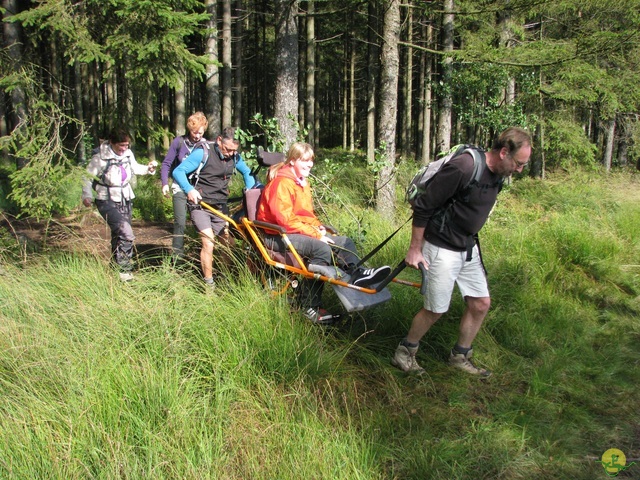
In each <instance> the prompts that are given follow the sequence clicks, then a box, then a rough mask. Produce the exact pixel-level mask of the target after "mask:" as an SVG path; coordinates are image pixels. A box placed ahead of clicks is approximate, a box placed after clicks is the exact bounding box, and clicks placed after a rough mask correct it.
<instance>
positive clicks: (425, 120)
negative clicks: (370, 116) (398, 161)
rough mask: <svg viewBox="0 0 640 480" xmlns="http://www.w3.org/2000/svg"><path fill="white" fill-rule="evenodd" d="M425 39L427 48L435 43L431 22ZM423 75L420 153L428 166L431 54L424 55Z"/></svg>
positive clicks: (422, 160)
mask: <svg viewBox="0 0 640 480" xmlns="http://www.w3.org/2000/svg"><path fill="white" fill-rule="evenodd" d="M425 39H426V42H427V47H431V44H432V41H433V25H432V24H431V22H429V23H428V25H427V26H426V33H425ZM422 69H423V71H424V74H423V75H422V78H423V83H424V85H423V86H422V88H421V89H420V91H421V92H422V95H423V98H422V111H421V113H420V118H421V119H422V148H421V152H420V163H422V164H423V165H426V164H428V163H429V161H430V160H431V75H432V73H433V61H432V59H431V54H430V53H428V52H423V53H422Z"/></svg>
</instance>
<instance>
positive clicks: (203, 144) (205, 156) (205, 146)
mask: <svg viewBox="0 0 640 480" xmlns="http://www.w3.org/2000/svg"><path fill="white" fill-rule="evenodd" d="M196 148H202V160H200V165H198V168H196V169H195V171H194V172H192V173H191V174H190V175H189V178H190V179H193V183H192V185H193V186H196V185H197V184H198V180H199V179H200V172H201V171H202V169H203V168H204V166H205V164H206V163H207V160H209V148H211V147H210V145H209V142H207V141H206V140H200V141H199V142H198V143H196V144H195V145H194V146H193V150H195V149H196ZM193 150H191V151H192V152H193Z"/></svg>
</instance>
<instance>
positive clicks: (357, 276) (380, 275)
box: [349, 265, 391, 288]
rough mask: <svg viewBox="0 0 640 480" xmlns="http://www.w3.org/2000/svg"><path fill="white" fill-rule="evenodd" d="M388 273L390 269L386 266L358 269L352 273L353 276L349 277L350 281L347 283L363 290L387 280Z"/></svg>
mask: <svg viewBox="0 0 640 480" xmlns="http://www.w3.org/2000/svg"><path fill="white" fill-rule="evenodd" d="M390 273H391V267H389V266H388V265H385V266H384V267H378V268H367V269H362V268H359V269H358V270H356V271H355V272H353V275H351V279H350V280H349V282H350V283H351V284H352V285H356V286H358V287H363V288H364V287H368V286H370V285H374V284H376V283H380V282H381V281H382V280H384V279H385V278H387V277H388V276H389V274H390Z"/></svg>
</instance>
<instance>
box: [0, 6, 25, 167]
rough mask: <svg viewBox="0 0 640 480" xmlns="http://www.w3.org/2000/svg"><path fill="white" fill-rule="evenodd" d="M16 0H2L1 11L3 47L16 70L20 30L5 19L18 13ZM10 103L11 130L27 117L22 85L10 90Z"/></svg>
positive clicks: (22, 161) (18, 162) (20, 160)
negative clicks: (11, 108) (2, 9)
mask: <svg viewBox="0 0 640 480" xmlns="http://www.w3.org/2000/svg"><path fill="white" fill-rule="evenodd" d="M18 3H19V2H18V1H17V0H3V1H2V7H3V8H4V13H3V16H2V17H3V20H4V22H3V24H2V25H3V33H4V41H5V47H6V48H7V51H8V54H9V57H10V58H11V61H12V63H13V65H14V66H15V69H16V70H19V69H20V68H21V66H22V45H23V41H22V31H21V29H20V26H19V25H18V24H17V23H13V22H8V21H7V19H8V18H9V17H11V16H12V15H13V14H14V13H18V11H19V9H18ZM10 98H11V105H12V106H13V115H12V118H11V123H12V125H11V127H10V130H11V131H13V129H15V128H16V127H17V126H18V125H20V124H22V123H23V122H25V121H26V119H27V99H26V95H25V92H24V90H23V89H22V87H19V86H18V87H16V88H14V89H13V90H12V91H11V97H10ZM15 160H16V168H18V169H21V168H24V167H25V166H26V165H27V159H26V158H18V157H16V159H15Z"/></svg>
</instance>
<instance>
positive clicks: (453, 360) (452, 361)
mask: <svg viewBox="0 0 640 480" xmlns="http://www.w3.org/2000/svg"><path fill="white" fill-rule="evenodd" d="M472 355H473V349H471V350H469V351H468V352H467V354H466V355H465V354H464V353H457V352H456V351H454V350H451V354H450V355H449V365H451V366H453V367H456V368H459V369H460V370H464V371H465V372H467V373H470V374H471V375H477V376H479V377H481V378H489V377H490V376H491V372H490V371H489V370H487V369H486V368H480V367H476V366H475V365H474V364H473V362H472V361H471V357H472Z"/></svg>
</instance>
